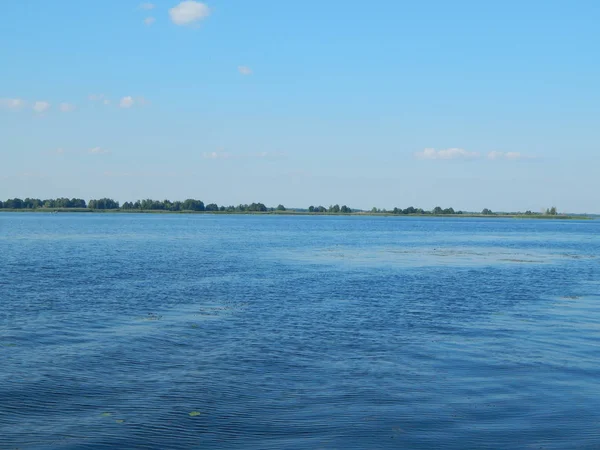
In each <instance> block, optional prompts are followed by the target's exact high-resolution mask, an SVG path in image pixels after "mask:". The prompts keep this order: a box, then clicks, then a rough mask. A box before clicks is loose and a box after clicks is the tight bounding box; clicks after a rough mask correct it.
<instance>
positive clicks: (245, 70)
mask: <svg viewBox="0 0 600 450" xmlns="http://www.w3.org/2000/svg"><path fill="white" fill-rule="evenodd" d="M238 72H239V73H241V74H242V75H252V69H251V68H250V67H248V66H238Z"/></svg>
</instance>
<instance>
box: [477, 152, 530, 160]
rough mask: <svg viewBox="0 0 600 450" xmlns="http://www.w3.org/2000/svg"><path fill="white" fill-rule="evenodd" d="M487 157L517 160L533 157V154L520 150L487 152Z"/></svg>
mask: <svg viewBox="0 0 600 450" xmlns="http://www.w3.org/2000/svg"><path fill="white" fill-rule="evenodd" d="M487 157H488V159H491V160H500V159H507V160H509V161H517V160H520V159H535V156H528V155H524V154H522V153H520V152H497V151H493V152H489V153H488V155H487Z"/></svg>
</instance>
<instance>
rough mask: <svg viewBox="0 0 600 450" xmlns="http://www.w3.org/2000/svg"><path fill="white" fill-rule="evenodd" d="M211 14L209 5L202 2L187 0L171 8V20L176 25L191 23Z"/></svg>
mask: <svg viewBox="0 0 600 450" xmlns="http://www.w3.org/2000/svg"><path fill="white" fill-rule="evenodd" d="M209 15H210V9H209V8H208V6H207V5H206V4H204V3H201V2H196V1H193V0H187V1H184V2H181V3H179V4H178V5H177V6H175V7H173V8H171V9H170V10H169V16H170V17H171V21H172V22H173V23H174V24H175V25H191V24H193V23H196V22H199V21H200V20H203V19H205V18H207V17H208V16H209Z"/></svg>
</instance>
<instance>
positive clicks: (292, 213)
mask: <svg viewBox="0 0 600 450" xmlns="http://www.w3.org/2000/svg"><path fill="white" fill-rule="evenodd" d="M2 212H16V213H43V214H58V213H83V214H195V215H197V214H210V215H262V216H264V215H275V216H372V217H419V218H426V217H438V218H439V217H445V218H455V219H460V218H479V219H490V218H498V219H548V220H594V217H591V216H585V215H566V214H557V215H548V214H499V213H496V214H393V213H391V212H370V211H358V212H352V213H334V212H309V211H297V210H287V211H164V210H132V209H90V208H37V209H0V213H2Z"/></svg>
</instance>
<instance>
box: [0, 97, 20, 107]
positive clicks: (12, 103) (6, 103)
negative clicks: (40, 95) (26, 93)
mask: <svg viewBox="0 0 600 450" xmlns="http://www.w3.org/2000/svg"><path fill="white" fill-rule="evenodd" d="M24 106H25V100H22V99H20V98H0V107H2V108H7V109H21V108H23V107H24Z"/></svg>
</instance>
